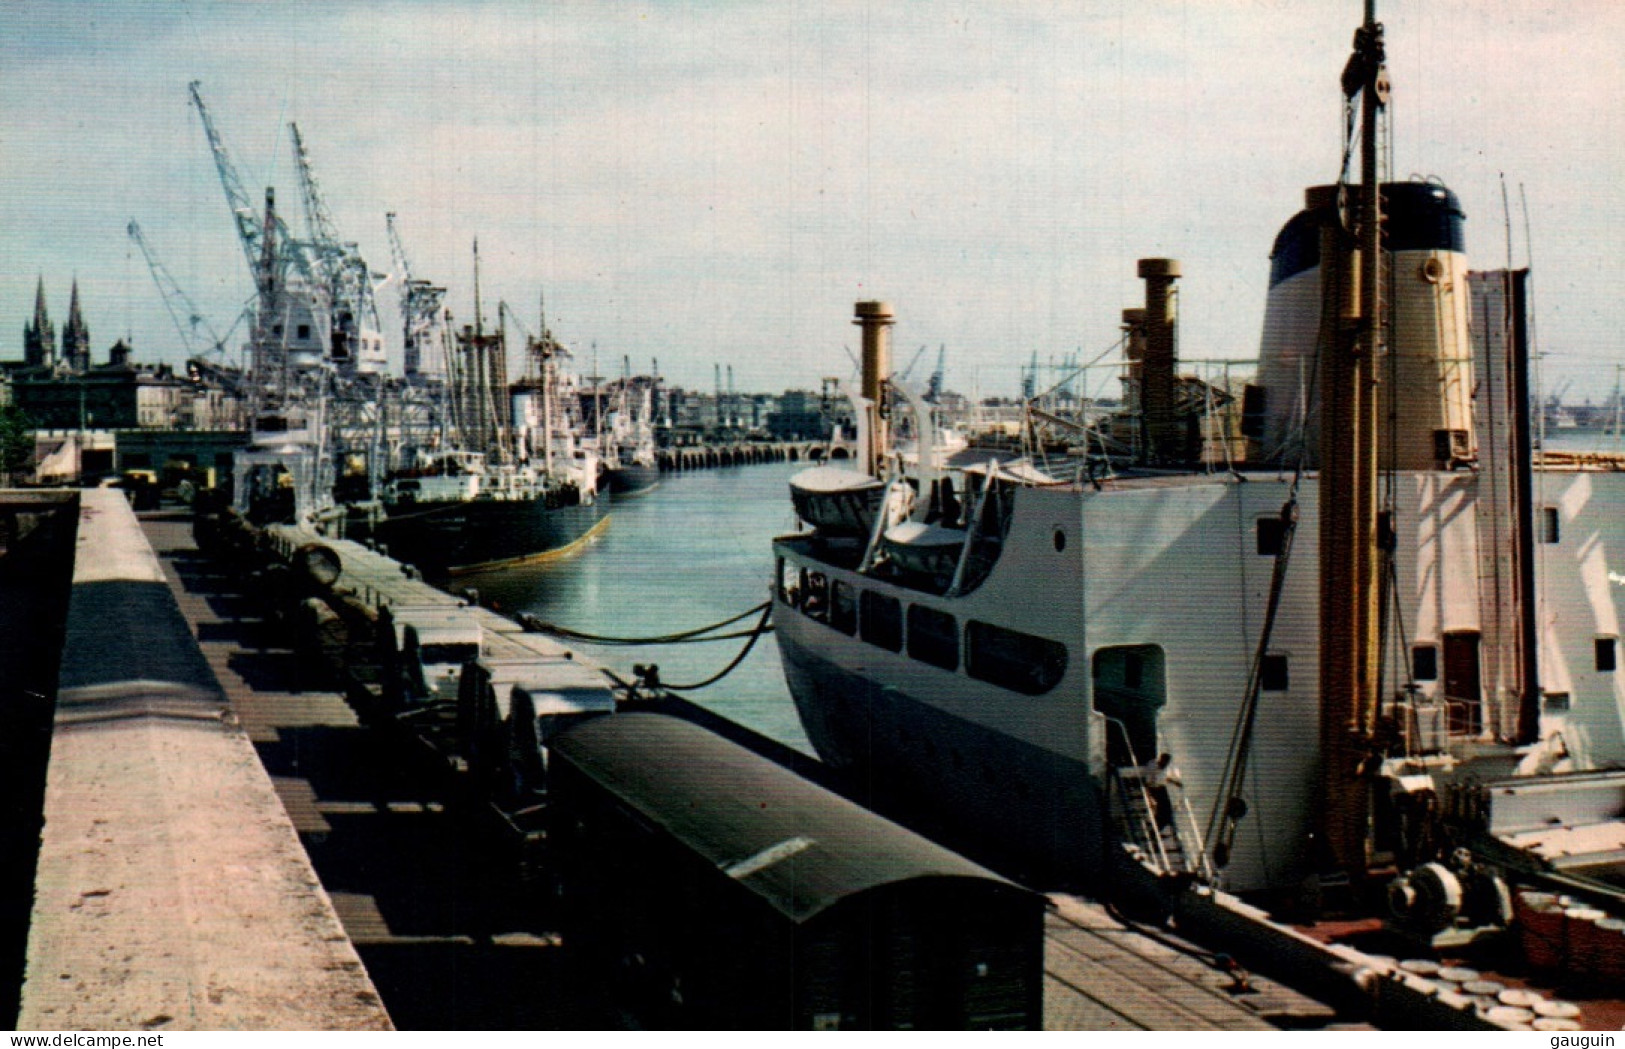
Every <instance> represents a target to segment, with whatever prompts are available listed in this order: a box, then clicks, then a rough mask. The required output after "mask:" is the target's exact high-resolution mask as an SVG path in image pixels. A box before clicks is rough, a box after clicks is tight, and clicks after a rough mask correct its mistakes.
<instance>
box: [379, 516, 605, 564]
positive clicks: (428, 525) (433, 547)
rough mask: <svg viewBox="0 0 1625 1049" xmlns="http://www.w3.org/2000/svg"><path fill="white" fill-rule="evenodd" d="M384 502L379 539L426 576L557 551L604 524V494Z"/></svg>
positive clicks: (581, 542)
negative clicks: (576, 498)
mask: <svg viewBox="0 0 1625 1049" xmlns="http://www.w3.org/2000/svg"><path fill="white" fill-rule="evenodd" d="M386 509H387V511H388V516H387V517H386V518H385V519H384V520H383V521H381V522H379V524H378V527H377V532H376V535H377V538H378V540H379V542H381V543H382V544H383V545H384V546H385V548H386V549H387V550H388V552H389V554H390V556H391V557H394V558H396V559H397V560H400V561H405V562H406V563H408V564H411V565H413V566H415V567H417V568H418V569H419V570H421V571H422V572H423V573H424V574H425V575H428V576H431V577H445V576H453V575H460V574H463V573H467V572H474V571H479V570H482V569H487V568H499V567H503V566H507V565H517V564H527V563H531V562H536V561H543V560H547V559H549V558H554V557H563V556H566V555H568V554H570V553H572V552H574V551H575V550H577V549H579V548H580V547H581V546H583V545H585V543H586V542H587V541H588V540H590V539H591V538H592V537H593V536H595V535H597V534H598V533H599V532H600V531H601V530H603V529H604V528H605V527H607V526H608V524H609V510H608V503H607V501H606V500H603V499H599V500H595V501H594V502H592V503H576V504H573V505H567V506H549V505H548V504H547V502H546V501H545V500H543V499H472V500H460V501H449V500H448V501H429V500H425V501H420V502H409V503H400V504H396V505H394V506H391V507H387V508H386Z"/></svg>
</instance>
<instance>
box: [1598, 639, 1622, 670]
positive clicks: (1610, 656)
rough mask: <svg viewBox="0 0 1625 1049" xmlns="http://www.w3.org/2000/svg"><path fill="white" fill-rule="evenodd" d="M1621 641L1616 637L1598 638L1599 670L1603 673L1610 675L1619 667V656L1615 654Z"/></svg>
mask: <svg viewBox="0 0 1625 1049" xmlns="http://www.w3.org/2000/svg"><path fill="white" fill-rule="evenodd" d="M1618 643H1619V639H1618V638H1615V637H1599V638H1597V643H1596V649H1597V669H1598V670H1599V671H1600V672H1602V673H1605V674H1606V673H1609V672H1611V671H1613V670H1614V669H1615V668H1617V667H1618V665H1619V659H1618V656H1617V655H1616V654H1615V652H1614V648H1615V646H1616V645H1617V644H1618Z"/></svg>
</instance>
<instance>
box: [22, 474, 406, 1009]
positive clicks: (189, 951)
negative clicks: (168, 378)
mask: <svg viewBox="0 0 1625 1049" xmlns="http://www.w3.org/2000/svg"><path fill="white" fill-rule="evenodd" d="M54 514H56V515H65V517H63V518H59V519H58V520H57V521H55V522H53V524H55V525H57V526H58V527H61V526H62V525H65V524H66V523H67V522H68V521H69V520H71V521H72V523H73V524H74V526H75V528H74V534H75V539H74V542H73V546H72V578H71V591H70V593H69V596H68V599H67V609H66V626H65V630H64V641H63V646H62V656H61V663H60V677H59V680H58V682H57V689H56V693H55V712H54V716H53V718H52V722H51V731H50V754H49V764H48V766H47V768H48V771H47V775H46V779H45V784H44V796H43V812H42V816H43V830H42V835H41V838H40V841H39V846H38V854H37V855H38V859H37V867H36V872H35V877H34V894H33V907H32V913H31V916H30V919H29V923H28V937H27V948H26V969H25V975H24V982H23V985H22V993H21V996H20V1007H19V1011H18V1016H17V1026H18V1027H20V1028H26V1029H56V1030H77V1029H114V1030H139V1029H146V1030H161V1029H223V1028H230V1029H251V1030H266V1029H309V1028H325V1029H346V1030H384V1029H388V1028H389V1027H390V1026H391V1025H390V1021H389V1017H388V1015H387V1013H386V1012H385V1010H384V1007H383V1005H382V1003H381V1002H380V1000H379V998H378V995H377V993H376V991H375V990H374V988H373V985H372V983H371V981H370V980H369V979H368V977H367V973H366V971H365V970H364V968H363V967H362V964H361V962H360V960H359V958H358V957H357V956H356V953H355V949H354V947H353V946H352V944H351V942H350V940H349V939H348V938H347V937H346V936H345V934H344V929H343V928H342V926H341V925H340V924H339V920H338V917H337V915H336V914H335V913H334V911H333V907H332V904H331V902H330V898H329V896H328V894H327V892H326V891H325V890H324V888H323V886H322V884H321V882H320V881H319V880H318V879H317V877H316V875H315V872H314V871H313V870H312V869H311V866H310V861H309V859H308V858H307V856H306V854H305V852H304V849H303V848H302V847H301V845H300V842H299V840H298V838H297V837H296V835H295V833H294V829H293V826H292V824H291V823H290V821H289V819H288V816H287V813H286V812H285V810H284V808H283V805H282V803H281V801H280V800H279V799H278V797H277V795H276V794H275V792H274V791H273V789H272V785H271V781H270V778H269V777H268V776H267V775H266V773H265V770H264V768H263V767H262V766H261V764H260V762H259V759H258V757H257V755H256V754H255V752H254V748H253V746H252V744H251V743H250V741H249V739H248V737H247V735H246V734H245V733H244V732H243V730H242V728H241V727H240V725H239V724H238V722H237V719H236V718H235V716H234V715H233V712H232V709H231V705H230V702H229V697H228V695H227V694H226V693H225V692H223V691H222V689H221V688H220V685H219V683H218V682H217V680H216V678H215V675H214V671H213V669H212V668H211V667H210V666H209V664H208V663H207V662H205V660H204V659H203V657H202V654H201V652H199V650H198V649H197V647H196V646H195V645H191V644H186V643H184V642H186V641H188V640H189V639H190V630H189V628H188V625H187V623H186V622H185V620H184V619H183V618H182V616H181V613H180V610H179V608H178V607H177V604H176V601H175V598H174V596H173V593H172V591H171V589H170V584H169V580H168V579H167V578H166V575H165V572H164V569H163V567H162V566H161V565H160V563H159V561H158V559H157V557H156V556H155V555H154V553H153V551H152V548H151V547H150V546H149V545H148V543H147V541H146V538H145V536H144V535H143V534H142V532H141V530H140V528H139V526H138V525H137V523H136V519H135V515H134V513H133V511H131V509H130V507H129V505H128V504H127V503H126V502H125V500H124V497H123V494H122V493H120V492H117V491H113V490H108V489H95V490H89V491H85V492H82V493H72V494H68V495H65V496H64V497H63V498H62V499H61V501H60V503H59V505H58V506H57V507H56V508H55V510H54ZM11 534H12V535H15V534H16V529H12V531H11ZM12 553H13V551H12V550H8V555H11V554H12Z"/></svg>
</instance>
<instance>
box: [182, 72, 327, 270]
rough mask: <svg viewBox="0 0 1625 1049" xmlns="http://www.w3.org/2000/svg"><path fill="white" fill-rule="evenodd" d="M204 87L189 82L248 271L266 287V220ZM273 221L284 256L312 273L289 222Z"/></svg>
mask: <svg viewBox="0 0 1625 1049" xmlns="http://www.w3.org/2000/svg"><path fill="white" fill-rule="evenodd" d="M202 87H203V82H202V81H201V80H194V81H192V82H191V83H190V84H188V85H187V90H188V91H189V92H190V93H191V96H192V105H193V106H194V107H196V109H197V113H198V117H199V118H200V119H201V120H202V121H203V135H204V137H205V138H207V139H208V141H209V152H210V153H212V154H213V155H214V166H215V170H216V171H217V172H218V173H219V175H220V185H221V188H223V189H224V190H225V191H226V206H227V207H229V208H230V209H231V218H232V222H233V223H234V224H235V226H236V228H237V240H238V241H239V242H240V243H241V244H242V247H243V257H244V258H245V259H246V260H247V262H248V272H249V274H250V275H251V276H252V277H253V279H254V287H255V288H256V289H263V288H264V286H265V282H266V280H267V279H268V278H269V277H272V276H274V275H273V274H269V273H267V272H266V260H267V255H266V252H265V243H266V238H265V231H266V223H265V221H264V220H262V219H261V217H260V213H259V209H257V208H255V207H254V201H253V198H251V197H250V196H249V195H248V191H247V190H246V189H244V188H243V180H242V177H241V176H240V175H238V174H237V167H236V165H234V164H233V163H232V162H231V154H229V153H228V152H226V144H225V141H224V140H223V139H222V138H221V137H220V130H219V128H217V127H215V126H214V116H213V114H211V113H210V112H209V107H208V106H207V105H206V104H205V103H204V101H203V91H202ZM272 225H273V227H274V230H275V233H276V237H275V241H276V243H277V244H278V245H280V246H281V248H282V252H281V253H282V254H283V255H284V256H291V261H293V263H294V264H295V266H296V267H297V268H298V269H299V270H300V271H301V272H302V273H304V274H305V275H306V276H309V273H310V264H309V260H307V259H306V258H305V255H304V252H303V251H300V250H299V249H298V246H297V245H296V243H295V241H294V239H293V237H292V235H290V234H289V232H288V227H287V225H286V224H285V223H284V222H283V221H282V219H281V217H280V216H277V215H275V213H274V212H273V215H272Z"/></svg>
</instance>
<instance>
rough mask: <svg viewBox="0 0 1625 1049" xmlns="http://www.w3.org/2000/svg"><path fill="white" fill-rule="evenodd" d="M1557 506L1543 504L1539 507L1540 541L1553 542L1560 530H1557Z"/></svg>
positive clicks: (1555, 540)
mask: <svg viewBox="0 0 1625 1049" xmlns="http://www.w3.org/2000/svg"><path fill="white" fill-rule="evenodd" d="M1557 525H1558V521H1557V507H1555V506H1543V507H1541V508H1540V541H1541V542H1543V543H1555V542H1557V540H1558V537H1559V536H1560V535H1561V532H1559V530H1558V527H1557Z"/></svg>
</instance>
